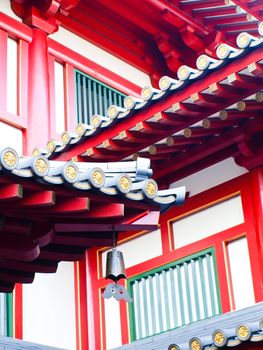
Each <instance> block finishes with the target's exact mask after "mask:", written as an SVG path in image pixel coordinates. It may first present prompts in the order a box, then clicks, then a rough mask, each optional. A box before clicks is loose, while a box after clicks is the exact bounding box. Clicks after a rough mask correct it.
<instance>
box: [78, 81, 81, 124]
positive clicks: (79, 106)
mask: <svg viewBox="0 0 263 350" xmlns="http://www.w3.org/2000/svg"><path fill="white" fill-rule="evenodd" d="M77 101H78V102H77V114H78V122H79V123H81V122H82V101H81V76H80V75H79V74H77Z"/></svg>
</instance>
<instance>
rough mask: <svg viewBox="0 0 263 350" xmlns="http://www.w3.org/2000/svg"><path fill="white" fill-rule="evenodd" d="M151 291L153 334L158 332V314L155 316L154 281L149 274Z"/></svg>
mask: <svg viewBox="0 0 263 350" xmlns="http://www.w3.org/2000/svg"><path fill="white" fill-rule="evenodd" d="M148 281H149V291H150V305H151V317H152V334H155V333H156V316H155V301H154V295H153V281H152V276H149V278H148Z"/></svg>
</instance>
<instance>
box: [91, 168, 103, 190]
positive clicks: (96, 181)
mask: <svg viewBox="0 0 263 350" xmlns="http://www.w3.org/2000/svg"><path fill="white" fill-rule="evenodd" d="M91 182H92V184H93V186H96V187H101V186H103V185H104V182H105V175H104V173H103V171H102V170H101V169H99V168H96V169H93V171H92V174H91Z"/></svg>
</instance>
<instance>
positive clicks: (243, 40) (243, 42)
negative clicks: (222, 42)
mask: <svg viewBox="0 0 263 350" xmlns="http://www.w3.org/2000/svg"><path fill="white" fill-rule="evenodd" d="M236 41H237V46H238V47H240V48H241V49H244V48H245V47H247V46H248V45H249V44H250V41H251V36H250V35H249V34H248V33H240V34H239V35H238V37H237V40H236Z"/></svg>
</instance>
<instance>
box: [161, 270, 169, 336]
mask: <svg viewBox="0 0 263 350" xmlns="http://www.w3.org/2000/svg"><path fill="white" fill-rule="evenodd" d="M162 276H163V292H164V304H165V316H166V327H167V329H170V328H171V324H170V310H169V309H170V308H169V294H168V286H167V272H166V271H162Z"/></svg>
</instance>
